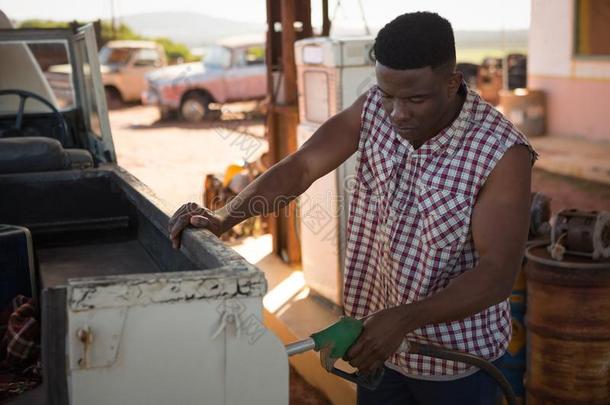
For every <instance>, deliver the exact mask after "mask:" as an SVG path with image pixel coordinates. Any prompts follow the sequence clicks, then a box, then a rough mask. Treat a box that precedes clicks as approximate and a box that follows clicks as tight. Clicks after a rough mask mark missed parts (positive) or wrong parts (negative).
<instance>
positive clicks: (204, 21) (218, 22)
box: [120, 12, 266, 47]
mask: <svg viewBox="0 0 610 405" xmlns="http://www.w3.org/2000/svg"><path fill="white" fill-rule="evenodd" d="M120 21H121V22H123V23H125V24H127V25H128V26H129V27H131V28H132V29H133V31H134V32H137V33H138V34H140V35H144V36H149V37H167V38H169V39H171V40H173V41H176V42H182V43H184V44H186V45H187V46H189V47H198V46H202V45H206V44H211V43H214V42H216V41H218V40H219V39H221V38H224V37H229V36H238V35H248V34H257V33H260V34H262V33H264V32H265V30H266V27H265V24H254V23H247V22H241V21H231V20H226V19H222V18H215V17H210V16H207V15H204V14H197V13H186V12H168V13H145V14H134V15H129V16H125V17H121V18H120Z"/></svg>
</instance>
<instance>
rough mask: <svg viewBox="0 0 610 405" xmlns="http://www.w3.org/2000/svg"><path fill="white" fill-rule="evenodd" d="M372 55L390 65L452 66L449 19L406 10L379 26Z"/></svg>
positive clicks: (391, 67)
mask: <svg viewBox="0 0 610 405" xmlns="http://www.w3.org/2000/svg"><path fill="white" fill-rule="evenodd" d="M374 54H375V55H374V56H375V59H376V60H377V61H378V62H379V63H381V64H382V65H384V66H386V67H389V68H390V69H397V70H404V69H419V68H423V67H427V66H430V67H431V68H432V69H436V68H439V67H446V68H450V69H451V70H452V71H453V69H454V68H455V39H454V37H453V28H451V23H450V22H449V21H447V20H446V19H444V18H443V17H441V16H440V15H438V14H436V13H430V12H416V13H406V14H402V15H400V16H398V17H396V18H395V19H394V20H392V21H391V22H389V23H388V24H386V25H385V27H383V28H382V29H381V30H380V31H379V33H378V34H377V38H375V46H374Z"/></svg>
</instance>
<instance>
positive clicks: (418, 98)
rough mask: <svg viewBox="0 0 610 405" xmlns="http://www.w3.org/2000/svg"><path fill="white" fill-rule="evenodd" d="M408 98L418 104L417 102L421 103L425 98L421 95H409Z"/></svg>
mask: <svg viewBox="0 0 610 405" xmlns="http://www.w3.org/2000/svg"><path fill="white" fill-rule="evenodd" d="M409 100H410V101H411V102H412V103H415V104H419V103H423V102H424V100H425V99H424V98H423V97H411V98H410V99H409Z"/></svg>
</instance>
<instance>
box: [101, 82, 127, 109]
mask: <svg viewBox="0 0 610 405" xmlns="http://www.w3.org/2000/svg"><path fill="white" fill-rule="evenodd" d="M104 93H106V105H107V106H108V109H109V110H116V109H118V108H121V107H123V99H122V98H121V95H120V94H119V91H118V90H117V89H115V88H112V87H105V88H104Z"/></svg>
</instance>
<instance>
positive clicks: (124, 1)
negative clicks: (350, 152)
mask: <svg viewBox="0 0 610 405" xmlns="http://www.w3.org/2000/svg"><path fill="white" fill-rule="evenodd" d="M531 1H533V0H511V1H508V0H459V1H458V0H361V2H362V5H363V8H364V15H365V16H366V22H367V24H368V25H369V26H371V27H381V26H383V25H384V24H385V23H387V22H388V21H390V20H391V19H392V18H394V17H395V16H397V15H399V14H402V13H404V12H409V11H420V10H426V11H434V12H437V13H439V14H440V15H442V16H443V17H445V18H447V19H448V20H449V21H450V22H451V24H452V25H453V28H454V29H455V30H509V29H527V28H528V27H529V22H530V2H531ZM329 2H330V4H331V6H330V16H331V17H333V15H334V16H335V23H336V24H337V25H341V26H346V27H360V26H363V20H362V13H361V12H360V7H359V5H358V4H359V1H358V0H340V3H341V5H340V7H339V9H338V11H335V9H336V5H337V0H330V1H329ZM112 4H114V11H115V15H116V16H119V17H120V16H122V15H131V14H139V13H145V12H167V11H180V12H182V11H186V12H193V13H201V14H206V15H209V16H213V17H220V18H226V19H231V20H235V21H247V22H259V23H264V22H265V16H266V11H265V6H266V0H221V1H218V0H171V1H167V0H163V1H161V0H93V1H84V0H0V10H2V11H4V13H5V14H6V15H7V16H8V17H9V18H11V19H14V20H23V19H29V18H39V19H50V20H74V19H77V20H82V21H86V20H96V19H98V18H101V19H110V17H111V15H112V11H111V10H112ZM311 4H312V19H313V22H314V25H320V22H321V12H320V7H321V4H322V0H312V1H311ZM382 5H383V6H382Z"/></svg>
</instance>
